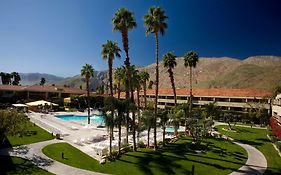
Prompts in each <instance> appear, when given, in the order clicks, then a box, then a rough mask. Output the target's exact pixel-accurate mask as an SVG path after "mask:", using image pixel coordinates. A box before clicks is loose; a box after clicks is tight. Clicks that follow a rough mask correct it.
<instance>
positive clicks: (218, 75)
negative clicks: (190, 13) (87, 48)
mask: <svg viewBox="0 0 281 175" xmlns="http://www.w3.org/2000/svg"><path fill="white" fill-rule="evenodd" d="M138 69H139V71H143V70H146V71H147V72H148V73H149V74H150V80H152V81H155V75H154V72H155V64H151V65H148V66H145V67H138ZM159 75H160V81H159V87H160V88H170V87H171V85H170V80H169V78H168V73H167V71H166V69H164V67H163V63H162V61H161V62H160V64H159ZM174 76H175V84H176V87H177V88H188V87H189V78H188V77H189V71H188V69H187V68H185V67H184V60H183V58H182V57H179V58H177V67H176V68H175V69H174ZM41 77H44V78H46V80H47V81H46V82H47V83H48V84H56V85H67V86H70V87H80V86H82V88H83V89H85V81H83V78H82V77H81V76H80V75H76V76H74V77H69V78H62V77H57V76H54V75H50V74H38V73H31V74H24V77H22V79H23V81H22V82H21V83H22V84H23V85H25V84H38V83H39V81H40V79H41ZM193 77H194V78H193V86H194V87H195V88H196V87H198V88H255V89H264V90H268V91H270V90H272V88H273V87H275V86H276V85H278V84H279V85H280V84H281V57H278V56H252V57H248V58H246V59H244V60H239V59H236V58H230V57H219V58H215V57H213V58H206V57H202V58H200V59H199V63H198V65H197V67H196V68H195V69H194V71H193ZM106 82H107V71H95V72H94V78H92V79H91V89H93V90H95V89H96V87H97V86H100V85H101V84H106ZM153 88H154V87H153Z"/></svg>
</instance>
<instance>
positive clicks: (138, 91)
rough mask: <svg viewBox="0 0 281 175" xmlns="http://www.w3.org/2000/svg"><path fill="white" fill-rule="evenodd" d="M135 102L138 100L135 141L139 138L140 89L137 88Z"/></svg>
mask: <svg viewBox="0 0 281 175" xmlns="http://www.w3.org/2000/svg"><path fill="white" fill-rule="evenodd" d="M137 100H138V109H137V110H138V126H137V140H138V141H139V138H140V88H137Z"/></svg>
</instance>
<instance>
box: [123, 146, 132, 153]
mask: <svg viewBox="0 0 281 175" xmlns="http://www.w3.org/2000/svg"><path fill="white" fill-rule="evenodd" d="M122 150H123V151H124V152H129V151H132V147H131V145H129V144H125V145H123V146H122Z"/></svg>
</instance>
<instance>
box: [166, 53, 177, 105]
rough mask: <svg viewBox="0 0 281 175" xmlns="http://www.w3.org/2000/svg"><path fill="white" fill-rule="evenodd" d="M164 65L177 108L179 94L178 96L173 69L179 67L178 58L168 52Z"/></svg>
mask: <svg viewBox="0 0 281 175" xmlns="http://www.w3.org/2000/svg"><path fill="white" fill-rule="evenodd" d="M163 64H164V67H165V68H167V69H168V70H167V71H168V73H169V77H170V81H171V86H172V89H173V93H174V100H175V106H176V105H177V94H176V86H175V80H174V72H173V69H174V68H175V67H176V66H177V61H176V56H175V55H174V54H173V53H172V52H168V53H166V54H165V55H164V57H163Z"/></svg>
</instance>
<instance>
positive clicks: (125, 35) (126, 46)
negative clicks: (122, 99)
mask: <svg viewBox="0 0 281 175" xmlns="http://www.w3.org/2000/svg"><path fill="white" fill-rule="evenodd" d="M121 33H122V43H123V48H124V51H125V53H126V59H125V61H124V65H125V67H126V75H127V79H126V82H125V88H126V99H128V98H129V97H130V87H131V84H130V77H131V74H130V58H129V40H128V30H127V29H124V30H123V31H122V32H121Z"/></svg>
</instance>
